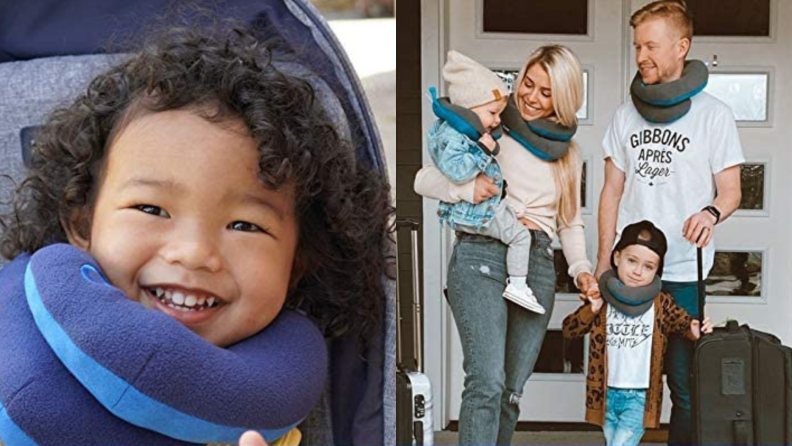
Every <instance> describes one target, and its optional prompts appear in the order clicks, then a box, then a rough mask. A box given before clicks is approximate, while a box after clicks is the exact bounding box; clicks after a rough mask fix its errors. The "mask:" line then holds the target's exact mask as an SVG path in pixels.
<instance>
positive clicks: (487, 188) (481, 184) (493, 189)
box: [473, 173, 501, 204]
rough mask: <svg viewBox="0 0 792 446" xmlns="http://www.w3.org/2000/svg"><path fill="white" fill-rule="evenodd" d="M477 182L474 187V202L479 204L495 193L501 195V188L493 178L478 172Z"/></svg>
mask: <svg viewBox="0 0 792 446" xmlns="http://www.w3.org/2000/svg"><path fill="white" fill-rule="evenodd" d="M475 181H476V184H475V186H474V189H473V204H479V203H481V202H483V201H485V200H489V199H490V198H492V197H494V196H495V195H500V193H501V190H500V188H499V187H498V185H497V184H495V181H493V180H492V178H490V177H488V176H486V175H484V174H483V173H480V174H478V176H477V177H476V180H475Z"/></svg>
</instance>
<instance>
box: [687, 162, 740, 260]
mask: <svg viewBox="0 0 792 446" xmlns="http://www.w3.org/2000/svg"><path fill="white" fill-rule="evenodd" d="M715 190H716V191H717V197H716V198H715V200H714V201H713V202H712V205H713V206H715V208H717V209H718V212H720V219H716V218H715V216H714V215H713V214H712V213H710V212H709V211H699V212H697V213H695V214H693V215H691V216H690V217H689V218H688V219H687V220H686V221H685V224H684V226H683V227H682V231H683V232H684V233H685V238H686V239H687V240H688V241H690V243H696V241H697V240H698V243H697V244H696V246H700V247H704V246H707V245H708V244H709V242H710V240H712V232H713V231H712V229H713V227H714V226H715V224H716V222H717V223H721V222H722V221H724V220H726V219H727V218H729V216H731V215H732V214H733V213H734V211H736V210H737V208H738V207H739V206H740V201H741V200H742V189H741V187H740V166H739V165H736V166H732V167H728V168H726V169H723V170H721V171H720V172H718V173H716V174H715ZM702 233H703V234H702ZM699 237H701V240H699Z"/></svg>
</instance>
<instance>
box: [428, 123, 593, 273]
mask: <svg viewBox="0 0 792 446" xmlns="http://www.w3.org/2000/svg"><path fill="white" fill-rule="evenodd" d="M498 142H499V144H500V147H501V151H500V154H499V155H498V157H497V159H498V162H499V164H500V166H501V171H502V172H503V176H504V178H505V179H506V182H507V183H508V187H507V189H506V199H505V202H506V204H507V205H508V206H509V207H510V208H511V209H512V210H513V211H514V212H515V213H516V214H517V216H519V217H525V218H527V219H529V220H531V221H533V222H534V223H536V224H537V225H539V227H540V228H542V230H543V231H544V232H546V233H547V234H548V235H549V236H550V238H554V237H555V236H556V234H557V235H558V238H559V239H560V241H561V248H562V249H563V251H564V256H565V257H566V259H567V263H569V275H570V276H571V277H573V278H575V280H576V281H577V277H578V275H580V274H581V273H584V272H588V273H590V272H591V271H592V268H591V262H589V260H588V258H587V257H586V238H585V235H584V233H583V220H582V218H581V217H580V210H579V209H578V212H577V214H576V215H575V218H574V219H573V220H572V222H571V223H570V224H569V225H566V226H565V225H563V224H562V223H561V220H560V219H559V218H558V201H559V194H558V192H557V191H556V187H555V179H554V177H553V165H552V163H551V162H547V161H543V160H541V159H539V158H537V157H536V156H534V155H533V154H532V153H531V152H529V151H528V150H526V149H525V148H523V147H522V146H521V145H520V144H519V143H518V142H516V141H514V140H513V139H512V138H510V137H509V136H508V135H504V136H503V138H501V139H500V140H498ZM582 168H583V166H582V163H580V162H578V165H576V166H575V174H574V177H575V193H576V194H577V195H578V197H577V198H578V200H577V201H578V203H580V176H581V171H582ZM474 188H475V181H469V182H467V183H465V184H462V185H456V184H454V183H452V182H451V181H450V180H448V179H447V178H446V177H445V176H444V175H443V174H442V172H440V171H439V170H438V169H437V168H436V167H435V166H434V165H431V164H430V165H426V166H424V167H423V168H422V169H421V170H420V171H419V172H418V174H417V175H416V177H415V192H417V193H418V194H419V195H422V196H424V197H427V198H434V199H436V200H441V201H445V202H447V203H457V202H459V201H467V202H472V201H473V190H474Z"/></svg>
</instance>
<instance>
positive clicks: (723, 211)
mask: <svg viewBox="0 0 792 446" xmlns="http://www.w3.org/2000/svg"><path fill="white" fill-rule="evenodd" d="M715 190H717V191H718V196H717V197H715V201H713V202H712V205H713V206H715V207H716V208H718V210H719V211H720V220H718V223H721V222H723V221H724V220H726V219H727V218H729V217H730V216H731V214H733V213H734V211H736V210H737V208H738V207H739V206H740V201H742V187H741V186H740V166H739V165H737V166H732V167H729V168H726V169H723V170H721V171H720V172H718V173H716V174H715Z"/></svg>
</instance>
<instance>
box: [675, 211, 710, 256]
mask: <svg viewBox="0 0 792 446" xmlns="http://www.w3.org/2000/svg"><path fill="white" fill-rule="evenodd" d="M714 228H715V216H714V215H712V214H710V213H709V212H707V211H700V212H697V213H695V214H693V215H691V216H690V217H689V218H688V219H687V220H685V224H684V225H683V226H682V235H683V236H684V237H685V238H686V239H687V241H689V242H690V243H692V244H694V245H696V246H697V247H699V248H703V247H705V246H707V245H708V244H709V242H710V240H712V231H713V230H714Z"/></svg>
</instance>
